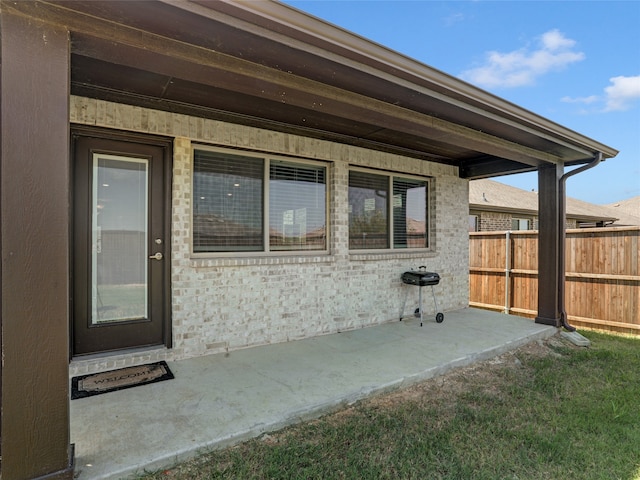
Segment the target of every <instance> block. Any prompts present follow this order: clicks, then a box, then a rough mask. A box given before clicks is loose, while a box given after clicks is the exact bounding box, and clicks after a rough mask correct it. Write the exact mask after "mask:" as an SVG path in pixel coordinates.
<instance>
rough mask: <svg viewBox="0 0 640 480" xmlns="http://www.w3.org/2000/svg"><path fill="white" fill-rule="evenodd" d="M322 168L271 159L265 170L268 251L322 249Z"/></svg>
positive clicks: (324, 226) (324, 238)
mask: <svg viewBox="0 0 640 480" xmlns="http://www.w3.org/2000/svg"><path fill="white" fill-rule="evenodd" d="M326 204H327V199H326V181H325V168H324V167H320V166H315V165H302V164H292V163H288V162H281V161H276V160H272V161H271V163H270V167H269V246H270V249H271V250H325V249H326V245H327V214H326Z"/></svg>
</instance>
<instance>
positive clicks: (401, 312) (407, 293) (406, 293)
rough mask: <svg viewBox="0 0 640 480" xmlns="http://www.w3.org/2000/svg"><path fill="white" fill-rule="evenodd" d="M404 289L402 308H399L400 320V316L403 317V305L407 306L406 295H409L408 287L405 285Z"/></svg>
mask: <svg viewBox="0 0 640 480" xmlns="http://www.w3.org/2000/svg"><path fill="white" fill-rule="evenodd" d="M404 290H405V293H404V301H403V302H402V310H400V321H402V317H404V307H406V306H407V297H408V296H409V289H408V288H407V287H405V289H404Z"/></svg>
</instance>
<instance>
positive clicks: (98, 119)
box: [70, 96, 469, 374]
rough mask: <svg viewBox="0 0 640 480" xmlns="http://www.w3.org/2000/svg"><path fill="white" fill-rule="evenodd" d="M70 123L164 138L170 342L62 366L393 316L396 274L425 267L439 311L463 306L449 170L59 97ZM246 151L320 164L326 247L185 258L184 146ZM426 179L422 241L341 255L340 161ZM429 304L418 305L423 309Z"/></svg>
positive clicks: (344, 167) (192, 351)
mask: <svg viewBox="0 0 640 480" xmlns="http://www.w3.org/2000/svg"><path fill="white" fill-rule="evenodd" d="M70 110H71V118H70V121H71V123H74V124H85V125H95V126H101V127H107V128H116V129H120V130H130V131H135V132H148V133H153V134H161V135H167V136H170V137H173V138H174V164H173V192H172V239H171V245H172V253H171V258H172V260H171V262H172V263H171V269H172V272H171V284H172V322H173V348H172V349H171V350H167V349H164V348H158V349H153V350H149V351H145V352H142V353H137V354H131V353H130V354H126V355H114V356H111V357H107V358H101V359H100V360H79V361H74V362H72V365H71V372H72V373H71V374H79V373H87V372H91V371H98V370H104V369H108V368H113V367H114V366H124V365H130V364H135V363H140V362H143V361H150V360H157V359H166V360H178V359H183V358H188V357H193V356H198V355H204V354H210V353H219V352H227V351H231V350H235V349H239V348H245V347H250V346H255V345H262V344H269V343H277V342H285V341H290V340H296V339H302V338H307V337H313V336H316V335H323V334H329V333H335V332H339V331H345V330H351V329H356V328H361V327H365V326H371V325H377V324H381V323H385V322H391V321H397V320H398V316H399V312H400V308H401V306H402V301H403V299H404V295H405V293H406V292H407V291H408V293H409V300H408V302H407V305H408V307H407V312H409V307H411V311H413V308H415V304H416V302H417V295H418V289H417V288H415V287H408V286H405V285H403V284H402V282H401V281H400V274H401V273H402V272H403V271H404V270H407V269H409V268H415V267H417V266H419V265H426V266H427V269H428V270H431V271H437V272H439V273H440V274H441V277H442V280H441V282H440V285H438V286H437V287H435V290H436V294H437V297H438V302H439V306H440V309H441V310H452V309H458V308H463V307H466V306H467V305H468V298H469V293H468V292H469V285H468V281H469V280H468V263H469V262H468V235H467V223H468V219H467V216H468V197H467V192H468V185H467V181H466V180H463V179H460V178H458V172H457V169H456V168H454V167H450V166H447V165H441V164H436V163H430V162H425V161H420V160H416V159H411V158H406V157H402V156H398V155H392V154H388V153H382V152H376V151H371V150H367V149H363V148H358V147H351V146H346V145H342V144H338V143H332V142H327V141H322V140H316V139H311V138H306V137H301V136H295V135H288V134H284V133H279V132H273V131H269V130H263V129H258V128H252V127H245V126H239V125H234V124H229V123H224V122H219V121H214V120H205V119H201V118H196V117H188V116H185V115H178V114H171V113H166V112H160V111H154V110H149V109H144V108H140V107H132V106H128V105H120V104H114V103H109V102H104V101H100V100H94V99H87V98H80V97H75V96H72V97H71V109H70ZM196 142H197V143H201V144H207V145H215V146H221V147H224V146H227V147H234V148H247V149H252V150H261V151H265V152H269V153H272V154H284V155H288V156H295V157H300V158H307V159H315V160H323V161H327V162H329V166H330V168H329V170H328V171H329V175H328V180H327V182H328V191H329V195H330V211H329V216H330V224H329V225H330V232H331V234H330V237H329V238H330V244H329V254H326V255H299V256H297V255H294V256H292V255H277V254H276V255H272V254H270V255H266V256H264V257H244V258H243V257H241V256H238V257H233V258H230V257H215V256H211V257H208V258H201V257H199V258H194V257H193V256H192V255H191V224H190V218H191V168H192V167H191V154H192V145H193V144H194V143H196ZM350 165H356V166H361V167H371V168H376V169H383V170H387V171H391V172H399V173H405V174H412V175H422V176H428V177H431V178H432V179H433V181H432V184H431V205H432V209H431V219H430V224H431V233H432V236H431V248H430V250H429V251H421V252H413V253H411V252H397V253H388V252H375V251H372V252H371V253H367V254H350V253H349V249H348V220H349V213H348V201H347V199H348V172H349V166H350ZM431 308H433V307H432V306H431V305H430V303H426V304H425V311H426V312H429V311H430V309H431Z"/></svg>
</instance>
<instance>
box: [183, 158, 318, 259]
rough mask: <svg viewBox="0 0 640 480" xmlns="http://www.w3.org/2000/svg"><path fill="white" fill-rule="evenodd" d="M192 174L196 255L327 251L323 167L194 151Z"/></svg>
mask: <svg viewBox="0 0 640 480" xmlns="http://www.w3.org/2000/svg"><path fill="white" fill-rule="evenodd" d="M193 172H194V173H193V251H194V252H195V253H204V252H209V253H216V252H251V251H255V252H268V251H285V250H326V249H327V213H326V211H327V208H326V202H327V197H326V167H324V166H321V165H316V164H311V163H310V164H306V163H293V162H285V161H280V160H276V159H270V158H260V157H253V156H243V155H236V154H230V153H226V152H217V151H210V150H204V149H203V150H198V149H196V150H194V160H193ZM265 172H268V174H267V175H265Z"/></svg>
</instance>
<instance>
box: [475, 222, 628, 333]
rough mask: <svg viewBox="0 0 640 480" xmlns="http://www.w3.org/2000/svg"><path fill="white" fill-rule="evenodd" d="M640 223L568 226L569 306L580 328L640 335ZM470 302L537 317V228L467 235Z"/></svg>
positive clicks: (567, 288)
mask: <svg viewBox="0 0 640 480" xmlns="http://www.w3.org/2000/svg"><path fill="white" fill-rule="evenodd" d="M638 237H640V227H625V228H589V229H580V230H567V235H566V238H567V240H566V244H565V247H566V250H565V255H566V287H565V307H566V311H567V318H568V320H569V323H571V324H572V325H574V326H576V327H588V328H598V329H604V330H609V331H616V332H623V333H632V334H636V335H638V334H640V254H639V249H640V242H639V241H638ZM469 280H470V294H469V304H470V305H471V306H474V307H480V308H486V309H491V310H502V311H504V312H505V313H512V314H516V315H521V316H527V317H535V316H536V314H537V305H538V232H537V231H531V230H528V231H514V232H474V233H470V234H469Z"/></svg>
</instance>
